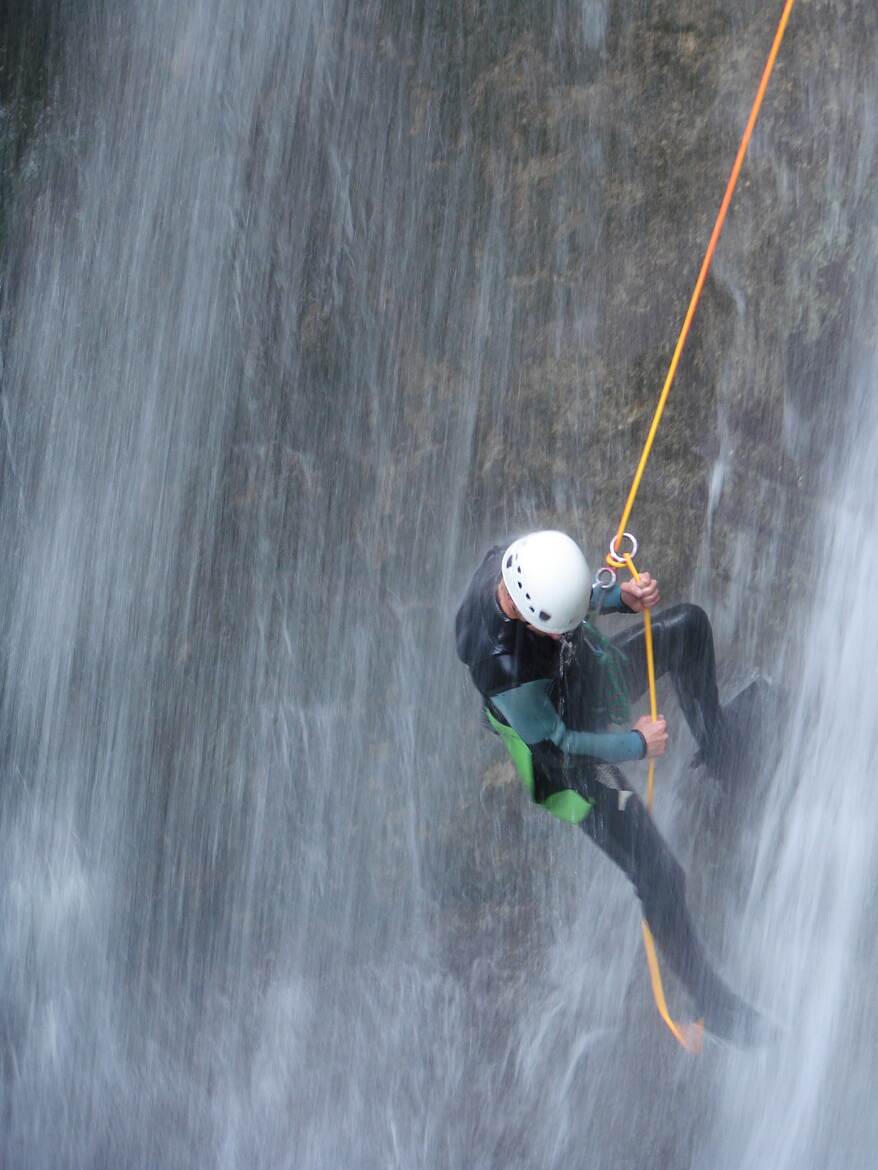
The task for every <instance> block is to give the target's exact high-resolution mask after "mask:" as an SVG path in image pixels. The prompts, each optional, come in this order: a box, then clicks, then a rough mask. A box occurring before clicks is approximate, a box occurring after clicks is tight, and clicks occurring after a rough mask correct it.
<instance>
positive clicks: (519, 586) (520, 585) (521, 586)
mask: <svg viewBox="0 0 878 1170" xmlns="http://www.w3.org/2000/svg"><path fill="white" fill-rule="evenodd" d="M518 588H519V589H523V588H524V586H523V585H522V583H521V582H520V581H519V582H518Z"/></svg>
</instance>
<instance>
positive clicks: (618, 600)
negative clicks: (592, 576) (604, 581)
mask: <svg viewBox="0 0 878 1170" xmlns="http://www.w3.org/2000/svg"><path fill="white" fill-rule="evenodd" d="M588 608H589V610H590V611H591V612H592V613H634V610H633V609H629V608H628V606H627V605H626V604H625V602H624V601H623V600H622V588H621V586H620V585H618V584H617V585H614V586H613V588H612V589H602V588H601V586H600V585H595V586H594V587H593V589H592V591H591V601H590V603H589V607H588Z"/></svg>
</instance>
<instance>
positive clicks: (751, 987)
mask: <svg viewBox="0 0 878 1170" xmlns="http://www.w3.org/2000/svg"><path fill="white" fill-rule="evenodd" d="M769 7H770V6H769ZM801 7H802V9H803V10H804V11H803V12H802V13H801V16H799V17H798V18H797V19H798V23H797V24H794V26H793V27H792V29H791V34H790V39H789V43H788V46H787V48H786V49H785V56H784V58H783V60H782V68H781V71H780V74H779V76H778V78H777V80H776V82H775V83H774V87H773V90H772V92H771V99H772V100H771V101H770V103H769V107H768V108H767V110H766V114H765V117H764V120H763V124H762V126H761V129H760V136H759V138H758V140H757V142H756V143H755V144H754V149H753V153H752V156H751V159H750V162H749V163H748V182H747V185H746V186H745V188H744V189H743V190H742V193H741V196H740V201H739V203H738V204H737V205H736V212H735V216H734V217H733V221H732V222H731V223H730V225H729V230H728V232H727V235H726V238H725V240H724V244H723V250H722V251H721V254H720V257H719V259H718V262H717V267H716V272H715V276H714V278H713V280H712V282H711V285H710V287H709V289H708V297H707V301H706V304H705V307H704V310H703V315H702V317H701V318H700V320H699V329H698V335H697V337H694V338H693V342H692V347H691V350H690V359H689V360H690V365H689V366H688V367H687V370H688V372H687V373H685V376H684V377H683V379H681V385H680V387H679V390H678V392H677V393H678V397H677V399H675V404H676V405H675V410H676V412H677V413H676V421H675V420H674V418H673V417H672V418H670V419H669V423H668V431H667V438H666V445H665V447H664V452H663V453H662V452H661V451H660V452H658V453H657V457H656V462H655V465H654V470H653V471H652V473H651V479H648V481H647V484H646V489H647V490H646V491H645V492H644V500H643V503H642V504H641V505H640V511H639V513H638V525H639V528H638V530H639V532H640V534H641V536H643V535H644V534H646V533H651V534H652V541H651V543H652V548H651V550H650V551H649V552H648V553H646V554H645V555H647V556H648V557H649V558H650V564H651V565H652V566H653V567H654V568H655V569H656V571H657V572H658V573H660V574H661V576H662V579H663V580H664V581H665V582H666V588H665V595H666V598H667V599H668V600H673V599H674V598H675V597H677V596H684V595H685V596H693V597H695V598H696V599H697V600H700V601H702V602H703V603H704V604H706V605H707V607H708V608H709V609H711V611H712V613H713V614H714V617H715V622H716V628H717V632H718V638H719V645H720V652H721V657H722V661H723V681H724V687H725V689H726V691H727V692H728V691H729V690H730V689H731V688H733V686H734V685H737V683H739V682H740V681H742V680H744V679H746V677H749V675H750V674H751V673H752V672H753V671H755V670H762V671H763V672H766V673H770V674H772V676H773V677H774V678H775V680H776V682H777V684H778V689H779V690H780V691H782V692H783V694H784V696H785V703H786V707H787V709H788V712H789V713H788V715H787V717H786V719H785V721H784V722H783V724H782V725H779V726H777V727H776V728H775V729H773V736H774V738H775V739H776V741H777V742H778V744H779V746H780V748H781V749H782V753H781V761H780V763H779V764H778V765H777V767H776V769H772V770H767V773H766V774H765V775H761V776H758V777H756V778H749V782H748V787H747V789H746V791H747V795H746V797H744V796H743V795H742V799H741V801H740V804H739V806H737V807H736V808H735V810H733V814H730V811H729V809H728V808H721V807H720V804H721V802H718V801H717V800H716V799H715V798H716V793H715V792H714V791H713V789H712V788H711V786H710V782H709V781H706V780H705V779H704V778H703V777H698V776H693V775H692V774H690V773H688V772H687V771H686V769H685V768H684V767H682V766H673V765H669V766H668V768H667V769H665V774H664V776H663V778H662V780H661V791H660V804H659V812H658V816H659V821H660V823H661V825H662V828H663V830H664V831H665V832H666V833H667V834H668V836H669V837H670V838H671V840H672V841H673V842H674V845H675V848H676V849H677V850H678V851H679V853H680V855H681V857H682V858H683V859H684V860H685V861H686V863H687V867H688V868H690V870H691V871H692V890H693V901H694V904H695V907H696V910H697V913H698V915H699V919H700V921H702V922H703V924H704V930H705V934H706V936H707V938H708V942H709V944H710V945H711V947H712V948H713V949H714V950H715V952H716V953H717V955H718V956H719V959H720V961H721V963H722V965H723V967H724V970H726V971H727V972H728V974H729V977H730V978H731V979H732V980H733V982H736V983H737V984H739V985H740V986H741V987H742V989H743V990H744V991H745V992H746V993H747V994H748V995H751V996H752V997H753V998H754V999H756V1000H757V1001H758V1002H759V1003H760V1004H761V1005H763V1006H764V1007H765V1008H766V1009H767V1010H768V1011H770V1012H771V1013H772V1015H773V1017H774V1018H775V1019H776V1020H777V1021H778V1026H779V1039H778V1041H777V1043H776V1044H775V1045H774V1046H773V1047H772V1048H771V1049H770V1050H768V1051H766V1052H762V1053H757V1054H752V1053H749V1054H744V1053H738V1052H734V1051H731V1050H728V1049H723V1050H719V1049H716V1048H709V1049H708V1050H707V1051H706V1052H705V1054H704V1055H703V1056H702V1057H701V1058H699V1059H698V1060H697V1061H693V1060H692V1059H690V1058H688V1057H686V1056H684V1055H683V1054H681V1053H680V1052H679V1051H678V1050H677V1049H676V1048H675V1047H674V1046H673V1044H672V1043H671V1042H670V1041H669V1039H668V1037H667V1035H666V1034H665V1033H663V1032H662V1030H661V1027H660V1025H658V1024H657V1022H656V1020H655V1016H654V1013H653V1010H652V1008H651V1006H650V1003H649V999H648V991H647V988H646V981H645V976H644V970H643V959H642V955H641V953H640V949H639V942H638V929H637V909H636V905H635V903H634V899H633V897H632V894H631V891H630V890H629V889H628V888H627V886H626V884H625V882H624V880H623V879H622V878H621V876H620V875H619V874H617V873H616V872H615V871H614V870H612V868H611V867H610V866H609V864H608V863H607V862H606V861H605V860H604V859H603V858H602V857H601V856H600V855H599V854H598V853H597V851H595V850H594V849H592V848H590V847H589V846H588V845H587V843H586V842H585V841H584V840H583V839H582V838H581V835H580V834H578V833H575V832H574V831H573V830H569V829H566V828H565V827H564V826H559V825H558V824H556V823H555V822H550V820H549V818H546V817H543V816H541V815H540V814H539V813H538V812H537V811H536V810H533V809H531V808H529V807H526V806H525V805H524V803H523V801H522V799H521V797H520V794H519V793H518V791H517V789H516V787H515V784H514V782H512V781H511V779H510V775H509V770H508V768H507V766H506V765H505V764H504V763H503V760H502V754H501V753H500V752H499V751H498V748H497V746H496V744H495V743H493V742H492V740H491V738H490V737H489V736H488V735H486V734H485V733H484V732H483V731H482V730H481V729H480V727H479V722H478V712H477V703H476V696H475V695H474V693H470V691H469V690H468V688H467V683H466V679H465V677H464V673H463V671H462V669H461V668H460V666H459V664H458V663H457V662H456V660H455V658H454V649H453V642H452V638H451V629H452V618H453V612H454V608H455V604H456V600H457V598H458V596H459V594H460V592H461V590H462V588H463V587H464V585H465V582H466V580H467V576H468V573H469V572H470V571H471V570H472V568H473V566H474V564H475V563H476V561H477V559H478V557H479V554H480V551H481V550H482V549H484V548H485V547H486V546H487V545H488V544H489V543H491V542H493V541H494V540H496V539H500V538H502V537H503V536H504V535H508V534H513V533H515V532H519V531H522V530H525V529H527V528H529V527H532V526H534V525H536V524H541V523H553V524H557V525H559V526H563V527H566V528H568V529H569V530H571V531H576V532H579V533H581V534H582V535H583V539H585V540H586V541H587V542H588V544H589V548H590V551H591V552H592V554H593V555H594V556H595V557H598V556H599V555H600V545H601V543H602V541H603V539H604V534H606V533H609V532H610V531H611V530H612V527H613V525H614V523H615V520H616V519H617V516H618V510H619V505H620V503H621V500H622V496H623V492H624V490H625V487H626V485H627V478H628V475H629V473H630V467H631V464H632V460H633V458H634V456H635V453H636V450H637V445H638V443H639V441H640V440H641V438H642V435H643V430H644V426H645V420H646V418H647V417H648V411H649V406H650V403H651V401H652V400H653V399H654V391H655V383H656V381H657V380H658V379H659V378H660V375H661V372H662V370H663V367H664V364H665V363H666V359H667V346H668V343H669V341H670V339H671V338H670V335H671V334H672V333H673V330H674V329H675V327H676V326H677V325H678V323H679V313H680V311H681V310H682V305H683V303H684V300H685V296H686V295H687V293H688V290H689V287H690V286H691V281H692V276H693V272H694V268H695V266H696V264H697V257H698V251H699V249H701V248H703V244H704V241H705V239H706V238H707V232H708V231H709V226H710V217H711V215H712V213H713V211H714V209H715V205H716V201H717V198H718V196H719V194H720V192H721V187H722V182H723V181H724V179H725V174H726V173H727V170H728V163H729V161H730V159H731V157H732V155H733V152H734V147H735V142H736V138H737V135H738V133H739V131H740V128H741V125H742V122H743V118H744V117H745V115H746V103H747V100H748V99H749V96H750V94H751V93H752V88H753V85H754V84H755V78H756V76H757V75H758V70H759V68H760V67H761V62H762V58H763V57H764V52H765V50H766V48H767V44H768V39H769V36H770V33H771V20H770V19H769V18H768V17H767V15H766V12H765V5H764V4H761V3H757V2H756V0H747V2H746V3H741V2H740V0H734V2H733V0H712V2H711V3H710V4H709V5H704V4H702V5H690V4H686V3H683V2H682V0H681V2H680V3H679V4H670V3H664V4H655V5H646V4H635V5H627V4H626V5H614V4H612V3H610V2H609V0H579V2H577V3H574V2H573V0H554V3H549V4H539V5H538V4H531V3H529V2H528V3H521V2H519V0H514V2H512V0H508V2H504V0H489V2H487V3H485V4H483V5H470V4H459V5H451V4H438V5H431V4H422V3H401V2H398V0H365V2H363V3H360V4H348V3H345V2H344V0H321V2H320V3H317V2H316V0H302V2H301V3H298V4H295V5H289V4H281V3H279V2H278V0H254V2H253V3H251V4H249V5H242V4H239V3H232V2H231V0H193V2H192V3H189V4H187V5H183V4H180V3H178V2H176V0H155V2H153V3H150V4H146V5H143V4H141V5H135V4H131V3H128V0H123V2H122V3H101V2H99V0H93V2H91V3H88V4H84V5H81V6H78V10H77V11H76V12H74V11H71V10H69V9H70V6H65V5H63V4H60V3H59V4H58V6H57V11H56V14H55V22H54V25H53V27H54V34H53V35H54V38H55V44H56V47H57V50H58V51H57V58H58V65H57V72H56V73H55V74H54V75H53V77H52V79H51V84H50V87H49V100H48V104H47V108H46V110H45V112H44V113H43V115H42V116H41V117H40V118H39V119H38V120H37V125H36V129H35V130H34V133H33V136H32V140H31V142H30V145H29V148H28V152H27V154H26V156H25V157H24V158H23V160H22V161H21V163H20V165H19V166H18V168H17V171H16V192H15V201H14V203H13V204H12V205H11V207H10V208H9V209H8V210H7V213H6V220H5V222H6V223H7V229H6V230H7V238H6V239H5V240H4V256H3V261H2V264H3V267H2V280H3V284H2V292H3V321H2V330H3V331H2V363H3V364H2V403H0V405H2V419H0V423H2V462H0V471H2V492H0V535H2V544H3V548H4V550H5V553H6V555H5V557H4V569H3V571H2V573H0V597H2V602H3V605H2V611H0V612H2V637H3V640H2V647H3V655H4V657H3V681H4V687H3V693H2V706H0V737H2V738H0V743H2V753H3V755H2V760H3V777H4V780H3V785H2V791H0V922H2V926H3V930H2V935H0V1043H2V1047H0V1075H2V1081H0V1102H2V1111H3V1124H2V1130H0V1151H2V1156H0V1161H2V1164H3V1166H4V1167H7V1166H8V1167H10V1168H15V1170H17V1168H25V1167H26V1168H28V1170H32V1168H35V1167H46V1168H51V1170H63V1168H64V1167H74V1166H75V1167H94V1168H96V1170H104V1168H111V1167H113V1168H115V1167H123V1166H124V1167H126V1170H135V1168H136V1167H144V1168H147V1167H148V1168H150V1170H154V1168H156V1167H162V1168H166V1167H167V1168H173V1167H181V1168H183V1167H185V1168H194V1167H248V1168H256V1167H272V1168H274V1167H289V1168H291V1170H311V1168H315V1170H316V1168H327V1170H330V1168H331V1170H338V1168H343V1167H344V1168H348V1167H349V1168H351V1170H354V1168H356V1170H360V1168H371V1167H375V1168H379V1167H380V1168H382V1170H383V1168H388V1170H389V1168H391V1167H398V1168H399V1170H414V1168H416V1167H423V1168H425V1170H436V1168H439V1167H454V1168H460V1170H480V1168H482V1167H484V1168H487V1167H495V1166H504V1167H507V1168H509V1170H512V1168H514V1167H522V1168H525V1167H527V1168H529V1170H532V1168H533V1167H541V1168H549V1167H570V1166H574V1165H587V1166H589V1167H590V1168H591V1170H598V1168H602V1167H611V1166H612V1167H614V1168H616V1170H618V1168H619V1167H625V1166H631V1167H635V1166H636V1167H638V1168H639V1167H644V1166H647V1165H660V1166H663V1167H666V1168H668V1170H677V1168H678V1167H679V1168H681V1170H682V1168H683V1167H693V1168H694V1167H699V1168H700V1167H704V1168H705V1170H707V1168H710V1170H716V1168H718V1167H726V1166H727V1167H729V1168H732V1167H742V1166H747V1167H753V1168H756V1170H768V1168H771V1170H781V1168H782V1167H796V1168H797V1170H804V1168H806V1167H814V1168H815V1170H816V1168H818V1167H819V1168H820V1170H826V1168H827V1167H833V1168H834V1167H838V1168H839V1170H841V1168H844V1170H852V1168H856V1167H861V1166H862V1167H866V1166H869V1165H870V1160H869V1156H870V1151H871V1150H872V1149H874V1146H875V1138H876V1136H878V1134H876V1129H878V1122H876V1120H875V1118H874V1114H873V1111H872V1110H871V1107H870V1099H871V1095H872V1093H871V1087H872V1085H873V1084H874V1067H873V1066H874V1063H875V1061H874V1057H873V1056H872V1053H873V1052H874V1051H875V1045H874V1043H871V1042H870V1038H871V1037H872V1034H873V1032H874V1031H875V1028H876V1025H875V1023H874V1022H873V1021H874V1020H875V1019H876V1018H878V1013H876V1008H878V1002H876V997H875V996H874V994H873V993H872V984H873V979H872V972H873V970H874V961H873V960H874V959H875V957H876V956H875V945H874V942H873V938H872V932H871V930H870V925H871V907H870V904H869V902H870V893H871V890H872V889H873V888H874V880H873V874H874V872H875V869H876V865H878V862H876V858H875V853H874V850H873V849H872V847H871V836H872V835H871V827H872V825H873V823H874V820H875V816H874V815H873V814H874V813H876V812H878V810H876V809H875V807H874V806H875V800H874V798H873V797H872V795H871V792H872V787H871V784H870V775H869V764H870V762H871V757H872V754H874V753H873V751H872V752H870V748H871V749H874V748H875V746H876V741H875V734H874V720H873V719H872V718H871V712H870V708H869V699H868V694H869V687H868V680H869V665H870V664H871V663H872V662H874V661H875V659H876V657H878V644H876V624H875V622H874V621H873V619H872V616H871V596H870V594H871V581H872V580H873V579H874V578H875V576H876V572H878V565H876V563H875V562H876V557H878V548H876V545H875V539H874V536H873V532H872V526H871V523H870V521H871V518H872V516H873V514H874V511H875V508H876V505H878V500H876V496H875V493H876V480H875V475H874V467H875V463H876V458H878V450H876V447H875V435H876V434H878V417H876V414H875V407H874V393H873V387H874V377H875V372H876V369H878V365H876V356H875V348H874V342H875V337H874V314H873V311H872V306H873V305H874V297H875V294H876V271H875V268H876V266H875V241H874V223H875V210H876V207H875V200H874V195H873V191H874V190H875V186H874V181H875V172H876V143H875V133H876V127H878V123H876V121H875V115H874V110H875V108H876V105H875V97H876V92H875V91H876V84H878V73H876V70H875V51H874V50H875V46H876V44H878V31H876V20H875V17H874V15H873V14H871V13H870V12H866V13H862V12H859V11H855V9H856V7H857V6H854V5H852V4H850V5H848V4H837V3H833V4H829V3H818V2H817V0H814V3H812V4H810V5H808V6H805V5H802V6H801ZM683 9H685V13H684V12H683V11H682V10H683ZM840 9H843V10H844V11H840ZM696 10H697V11H696ZM684 148H685V149H684ZM665 698H666V697H665ZM668 702H669V707H668V710H669V715H671V717H672V721H673V714H674V708H673V703H672V702H670V701H668ZM678 724H679V720H677V725H676V726H675V731H674V737H673V744H674V749H675V752H674V756H675V758H676V759H678V760H680V761H683V762H684V763H685V761H686V758H687V756H688V754H689V752H690V751H691V744H690V743H689V741H688V738H687V736H686V733H685V732H684V731H682V730H680V728H679V726H678ZM633 779H634V780H635V782H639V778H638V777H637V776H633ZM760 786H761V788H760Z"/></svg>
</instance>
